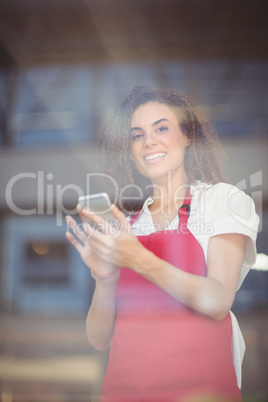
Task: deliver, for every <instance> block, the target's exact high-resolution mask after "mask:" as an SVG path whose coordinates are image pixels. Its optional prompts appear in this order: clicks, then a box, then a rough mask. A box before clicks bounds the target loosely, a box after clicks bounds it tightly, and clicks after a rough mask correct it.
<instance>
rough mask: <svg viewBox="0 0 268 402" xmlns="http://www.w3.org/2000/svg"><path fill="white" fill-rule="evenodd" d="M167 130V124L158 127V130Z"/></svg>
mask: <svg viewBox="0 0 268 402" xmlns="http://www.w3.org/2000/svg"><path fill="white" fill-rule="evenodd" d="M166 130H168V128H167V127H165V126H161V127H158V129H157V130H156V132H160V133H161V132H162V131H166Z"/></svg>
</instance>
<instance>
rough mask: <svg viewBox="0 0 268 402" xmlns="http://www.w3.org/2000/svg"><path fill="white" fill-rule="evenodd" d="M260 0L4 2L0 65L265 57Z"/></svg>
mask: <svg viewBox="0 0 268 402" xmlns="http://www.w3.org/2000/svg"><path fill="white" fill-rule="evenodd" d="M267 4H268V3H267V1H266V0H224V1H223V0H222V1H220V0H88V1H86V0H2V1H1V4H0V46H1V47H0V65H1V66H7V65H10V64H11V65H12V64H15V65H16V66H18V67H25V66H29V65H36V64H44V63H81V62H89V63H99V62H108V63H109V62H118V61H133V60H159V59H169V58H171V59H172V58H183V59H189V58H194V59H211V58H214V59H217V58H225V59H236V60H237V59H239V60H241V59H247V60H249V59H261V60H264V59H267V56H268V41H267V39H268V35H267V12H266V8H267Z"/></svg>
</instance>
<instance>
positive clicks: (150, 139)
mask: <svg viewBox="0 0 268 402" xmlns="http://www.w3.org/2000/svg"><path fill="white" fill-rule="evenodd" d="M156 144H157V138H156V135H155V133H154V132H147V133H146V134H145V136H144V145H145V147H147V148H148V147H152V146H154V145H156Z"/></svg>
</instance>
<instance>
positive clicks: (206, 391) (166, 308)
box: [101, 195, 241, 402]
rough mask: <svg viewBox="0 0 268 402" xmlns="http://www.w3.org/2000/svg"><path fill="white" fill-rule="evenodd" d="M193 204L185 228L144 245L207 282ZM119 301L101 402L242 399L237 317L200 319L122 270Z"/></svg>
mask: <svg viewBox="0 0 268 402" xmlns="http://www.w3.org/2000/svg"><path fill="white" fill-rule="evenodd" d="M185 204H187V205H186V207H183V208H181V209H180V210H179V225H178V228H177V230H166V231H165V230H164V231H159V232H155V233H152V234H150V235H149V236H140V237H139V241H140V242H141V243H142V244H143V245H144V246H145V247H146V248H147V249H148V250H150V251H152V252H153V253H154V254H156V255H157V256H158V257H160V258H161V259H163V260H165V261H167V262H169V263H170V264H172V265H174V266H176V267H178V268H179V269H181V270H183V271H186V272H190V273H192V274H195V275H200V276H206V273H207V267H206V262H205V257H204V253H203V250H202V248H201V246H200V244H199V243H198V241H197V240H196V239H195V237H194V236H193V235H192V234H191V232H190V231H189V230H188V229H187V221H188V213H187V211H188V210H189V209H190V204H191V197H190V196H189V195H188V196H187V197H185V200H184V205H185ZM137 216H138V214H137V215H136V216H135V217H134V218H133V219H132V221H131V223H132V224H133V222H134V221H135V219H136V218H137ZM138 257H139V256H137V258H138ZM116 302H117V316H116V324H115V330H114V336H113V340H112V345H111V350H110V357H109V362H108V366H107V371H106V375H105V379H104V383H103V387H102V394H101V402H182V401H183V402H184V401H185V402H186V401H189V402H190V401H191V402H197V401H198V402H199V401H202V402H203V401H204V402H207V401H213V402H214V401H217V402H218V401H219V402H222V401H232V402H233V401H235V402H236V401H241V394H240V390H239V388H238V386H237V382H236V375H235V371H234V366H233V360H232V355H231V337H232V327H231V318H230V314H228V315H227V316H226V318H224V319H223V320H213V319H211V318H209V317H207V316H204V315H202V314H198V313H197V312H195V311H193V310H191V309H190V308H188V307H186V306H185V305H183V304H182V303H180V302H178V301H176V300H175V299H174V298H172V297H171V296H169V295H168V294H167V293H166V292H164V291H163V290H161V289H160V288H159V287H157V286H155V285H154V284H152V283H151V282H149V281H148V280H146V279H145V278H143V277H142V276H141V275H138V274H137V273H135V272H134V271H132V270H130V269H127V268H122V269H121V275H120V279H119V282H118V286H117V294H116ZM188 398H189V399H188Z"/></svg>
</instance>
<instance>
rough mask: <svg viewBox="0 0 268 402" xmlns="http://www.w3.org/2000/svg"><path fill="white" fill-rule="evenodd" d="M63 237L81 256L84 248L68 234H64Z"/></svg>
mask: <svg viewBox="0 0 268 402" xmlns="http://www.w3.org/2000/svg"><path fill="white" fill-rule="evenodd" d="M65 236H66V238H67V240H68V241H69V242H70V243H71V244H72V245H73V246H74V247H75V248H76V250H77V251H78V252H79V254H81V253H82V252H83V248H84V246H83V245H82V243H80V242H79V241H78V240H77V239H76V238H75V237H74V236H73V235H72V233H70V232H66V233H65Z"/></svg>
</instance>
